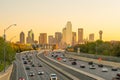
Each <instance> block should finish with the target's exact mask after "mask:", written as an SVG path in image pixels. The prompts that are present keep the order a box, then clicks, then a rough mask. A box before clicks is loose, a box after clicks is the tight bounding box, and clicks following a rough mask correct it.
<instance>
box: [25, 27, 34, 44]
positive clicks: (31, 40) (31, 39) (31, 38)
mask: <svg viewBox="0 0 120 80" xmlns="http://www.w3.org/2000/svg"><path fill="white" fill-rule="evenodd" d="M26 43H28V44H33V43H34V33H33V31H32V29H31V30H30V31H28V37H27V39H26Z"/></svg>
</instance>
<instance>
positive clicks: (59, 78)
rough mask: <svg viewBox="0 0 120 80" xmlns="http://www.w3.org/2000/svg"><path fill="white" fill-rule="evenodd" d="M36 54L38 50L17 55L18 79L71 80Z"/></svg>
mask: <svg viewBox="0 0 120 80" xmlns="http://www.w3.org/2000/svg"><path fill="white" fill-rule="evenodd" d="M36 54H37V52H36V51H29V52H25V53H18V54H17V55H16V61H15V64H16V65H17V67H16V68H17V69H16V71H15V73H16V76H17V77H16V80H69V79H68V78H67V77H66V76H64V75H63V74H61V73H59V72H58V71H56V70H54V69H53V68H51V67H49V66H48V65H46V64H45V63H43V62H42V61H40V60H39V59H38V58H37V57H36ZM14 79H15V78H14ZM11 80H13V79H11Z"/></svg>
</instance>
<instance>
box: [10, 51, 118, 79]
mask: <svg viewBox="0 0 120 80" xmlns="http://www.w3.org/2000/svg"><path fill="white" fill-rule="evenodd" d="M39 53H40V54H39ZM43 53H44V51H43V52H36V51H28V52H23V53H18V54H16V60H15V61H14V69H13V73H12V76H11V80H50V74H52V73H54V74H56V75H57V77H58V80H70V77H72V76H73V77H75V78H76V79H80V80H96V79H97V80H112V78H113V77H115V75H116V74H117V73H118V72H120V70H118V71H111V67H108V66H105V67H107V69H108V72H102V68H100V67H98V65H97V64H94V65H95V68H96V69H90V68H89V66H90V65H88V62H84V61H80V60H76V63H77V65H72V64H71V62H73V61H71V60H70V59H69V58H67V57H65V56H64V55H63V53H61V52H60V53H57V52H54V53H55V54H54V56H55V55H58V56H57V57H61V58H64V59H66V60H65V61H63V60H59V61H58V59H57V58H54V57H53V56H52V54H50V52H48V53H49V54H48V55H44V54H43ZM42 59H43V60H44V61H43V60H42ZM45 61H46V62H48V63H50V64H51V65H54V66H55V67H57V68H59V69H61V70H63V71H64V72H62V71H59V70H56V69H55V68H53V67H51V66H50V65H48V64H46V63H45ZM55 61H57V62H60V64H59V63H57V62H55ZM31 63H32V64H34V66H32V64H31ZM38 64H40V65H41V66H39V65H38ZM61 64H64V65H66V66H63V65H61ZM81 64H84V65H85V68H80V65H81ZM28 66H29V68H30V70H27V69H26V67H28ZM67 66H70V67H72V68H69V67H67ZM31 71H32V73H34V74H35V75H34V76H30V73H31ZM38 71H42V72H44V73H43V74H42V75H38ZM80 71H83V72H86V73H88V75H86V74H83V73H81V72H80ZM65 72H66V74H67V73H69V74H70V75H72V76H69V77H68V76H66V75H65ZM89 74H92V76H93V75H94V77H91V76H90V75H89ZM22 78H23V79H22ZM74 80H75V79H74Z"/></svg>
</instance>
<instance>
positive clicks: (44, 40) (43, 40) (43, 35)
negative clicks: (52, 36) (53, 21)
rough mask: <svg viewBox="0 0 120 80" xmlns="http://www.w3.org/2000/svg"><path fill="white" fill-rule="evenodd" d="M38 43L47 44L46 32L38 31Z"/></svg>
mask: <svg viewBox="0 0 120 80" xmlns="http://www.w3.org/2000/svg"><path fill="white" fill-rule="evenodd" d="M39 44H40V45H45V44H47V33H40V36H39Z"/></svg>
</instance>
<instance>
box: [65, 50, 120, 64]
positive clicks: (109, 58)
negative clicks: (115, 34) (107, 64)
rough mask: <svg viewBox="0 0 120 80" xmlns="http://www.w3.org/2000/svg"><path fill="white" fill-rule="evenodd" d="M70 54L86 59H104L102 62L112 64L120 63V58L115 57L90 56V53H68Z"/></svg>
mask: <svg viewBox="0 0 120 80" xmlns="http://www.w3.org/2000/svg"><path fill="white" fill-rule="evenodd" d="M67 53H68V54H69V53H70V54H72V55H76V56H81V57H86V58H93V59H98V58H102V60H105V61H112V62H120V57H113V56H104V55H95V54H88V53H82V52H81V53H76V52H67Z"/></svg>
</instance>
